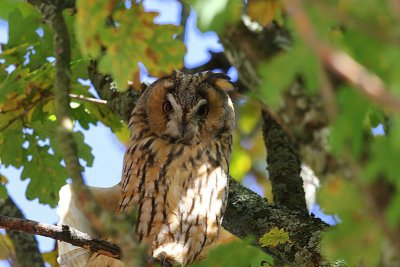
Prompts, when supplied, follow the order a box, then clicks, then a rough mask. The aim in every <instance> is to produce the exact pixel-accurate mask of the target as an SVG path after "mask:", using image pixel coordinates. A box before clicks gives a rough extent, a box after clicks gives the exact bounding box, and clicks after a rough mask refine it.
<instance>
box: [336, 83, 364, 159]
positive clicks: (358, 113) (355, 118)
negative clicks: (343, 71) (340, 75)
mask: <svg viewBox="0 0 400 267" xmlns="http://www.w3.org/2000/svg"><path fill="white" fill-rule="evenodd" d="M337 103H338V107H339V115H338V116H337V118H336V119H335V121H334V122H333V125H332V131H331V136H330V144H331V146H332V151H333V152H334V153H336V154H338V155H339V154H341V153H347V152H349V153H350V155H352V156H353V157H355V158H358V157H359V156H360V153H361V149H362V147H363V143H364V142H365V141H364V133H365V132H368V133H370V131H371V129H365V128H366V127H365V119H366V115H367V112H368V110H369V104H368V102H367V101H366V100H365V99H364V98H363V97H362V96H360V95H359V94H358V93H356V92H355V90H354V89H353V88H350V87H343V88H341V90H340V91H339V92H338V94H337Z"/></svg>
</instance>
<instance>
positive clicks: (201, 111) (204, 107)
mask: <svg viewBox="0 0 400 267" xmlns="http://www.w3.org/2000/svg"><path fill="white" fill-rule="evenodd" d="M196 114H197V116H199V117H205V116H207V114H208V107H207V105H202V106H200V107H199V109H198V110H197V113H196Z"/></svg>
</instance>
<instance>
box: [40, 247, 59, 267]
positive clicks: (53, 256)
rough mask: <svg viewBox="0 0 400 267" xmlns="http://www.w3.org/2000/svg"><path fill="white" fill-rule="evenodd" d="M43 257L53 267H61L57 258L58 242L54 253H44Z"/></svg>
mask: <svg viewBox="0 0 400 267" xmlns="http://www.w3.org/2000/svg"><path fill="white" fill-rule="evenodd" d="M42 256H43V260H44V261H45V262H46V263H48V264H50V266H51V267H59V266H60V265H59V264H58V262H57V257H58V248H57V242H56V245H55V246H54V249H53V250H52V251H49V252H46V253H43V254H42Z"/></svg>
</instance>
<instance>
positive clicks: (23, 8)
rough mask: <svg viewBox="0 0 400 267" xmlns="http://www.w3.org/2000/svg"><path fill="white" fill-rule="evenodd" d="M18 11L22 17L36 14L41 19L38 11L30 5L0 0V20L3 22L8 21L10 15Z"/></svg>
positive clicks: (21, 0)
mask: <svg viewBox="0 0 400 267" xmlns="http://www.w3.org/2000/svg"><path fill="white" fill-rule="evenodd" d="M15 9H18V10H19V11H20V12H21V13H22V14H23V15H24V16H27V15H28V14H36V16H38V17H41V15H40V14H39V11H38V10H37V9H36V8H35V7H34V6H33V5H31V4H28V3H27V2H26V1H24V0H1V1H0V18H1V19H3V20H6V19H8V17H9V16H10V13H12V12H13V11H14V10H15Z"/></svg>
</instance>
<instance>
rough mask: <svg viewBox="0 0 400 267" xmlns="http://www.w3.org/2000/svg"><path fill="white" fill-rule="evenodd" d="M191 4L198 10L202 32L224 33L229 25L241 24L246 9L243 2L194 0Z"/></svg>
mask: <svg viewBox="0 0 400 267" xmlns="http://www.w3.org/2000/svg"><path fill="white" fill-rule="evenodd" d="M190 2H191V3H192V5H193V8H194V9H195V10H196V13H197V17H198V24H199V28H200V30H202V31H215V32H217V33H221V32H223V31H224V30H225V27H226V26H227V24H236V23H237V22H239V20H240V16H241V14H242V11H243V9H244V6H243V4H244V2H243V1H229V0H208V1H203V0H193V1H190Z"/></svg>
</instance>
